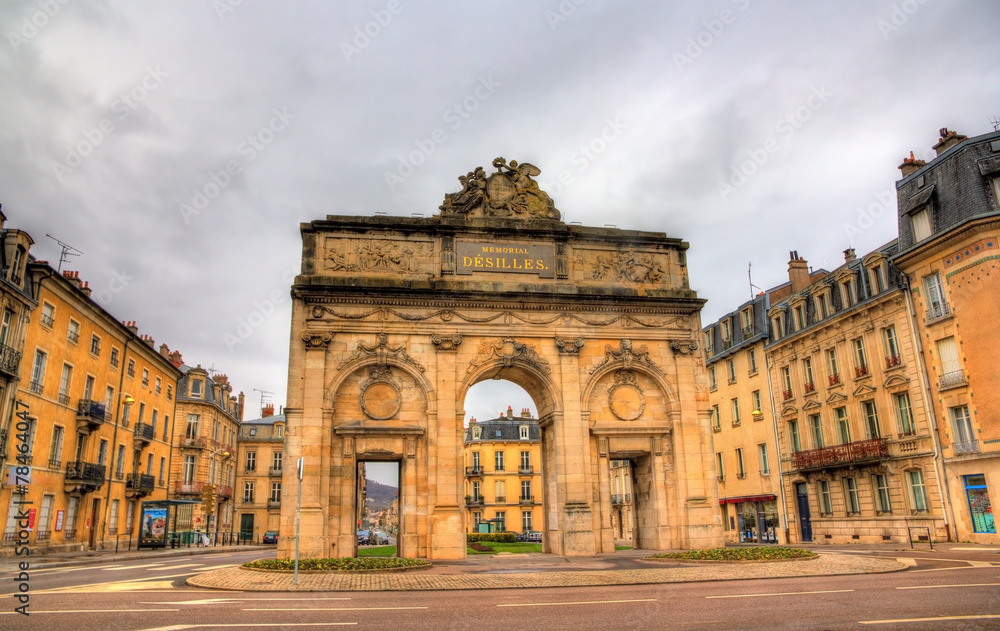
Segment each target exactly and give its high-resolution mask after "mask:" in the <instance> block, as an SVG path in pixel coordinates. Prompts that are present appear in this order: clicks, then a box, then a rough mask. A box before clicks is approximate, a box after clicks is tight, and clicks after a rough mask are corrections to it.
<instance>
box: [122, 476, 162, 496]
mask: <svg viewBox="0 0 1000 631" xmlns="http://www.w3.org/2000/svg"><path fill="white" fill-rule="evenodd" d="M155 485H156V478H155V477H153V476H151V475H147V474H145V473H130V474H128V478H127V479H126V480H125V491H126V493H129V492H131V493H132V494H138V495H140V496H143V497H145V496H146V495H149V494H150V493H152V492H153V488H154V486H155Z"/></svg>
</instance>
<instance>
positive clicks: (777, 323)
mask: <svg viewBox="0 0 1000 631" xmlns="http://www.w3.org/2000/svg"><path fill="white" fill-rule="evenodd" d="M771 328H772V332H773V333H774V339H775V340H780V339H781V338H783V337H784V336H785V314H784V313H782V312H781V311H776V312H774V313H773V314H772V315H771Z"/></svg>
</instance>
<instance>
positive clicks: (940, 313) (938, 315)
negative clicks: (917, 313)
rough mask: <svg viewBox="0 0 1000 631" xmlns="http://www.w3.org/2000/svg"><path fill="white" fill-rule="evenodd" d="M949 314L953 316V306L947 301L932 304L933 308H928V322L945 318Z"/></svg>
mask: <svg viewBox="0 0 1000 631" xmlns="http://www.w3.org/2000/svg"><path fill="white" fill-rule="evenodd" d="M949 316H951V307H949V306H948V305H947V304H946V303H941V304H939V305H931V308H930V309H928V310H927V324H931V323H932V322H937V321H938V320H943V319H945V318H947V317H949Z"/></svg>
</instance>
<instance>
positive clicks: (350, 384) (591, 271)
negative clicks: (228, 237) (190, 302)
mask: <svg viewBox="0 0 1000 631" xmlns="http://www.w3.org/2000/svg"><path fill="white" fill-rule="evenodd" d="M498 162H499V165H498ZM494 166H495V167H496V168H497V169H498V170H497V172H496V173H493V174H491V175H488V176H487V175H485V173H484V172H482V170H481V169H477V170H476V171H474V172H472V173H470V175H469V176H468V177H465V178H464V179H465V182H464V183H463V191H462V192H460V193H456V194H454V195H452V196H449V198H448V199H446V203H445V204H444V205H442V211H441V214H439V215H435V216H434V217H430V218H419V217H413V218H401V217H380V216H375V217H343V216H337V217H335V216H329V217H327V218H326V219H325V220H317V221H313V222H312V223H309V224H303V225H302V226H301V231H302V238H303V258H302V271H301V275H300V276H298V277H297V278H296V279H295V282H294V286H293V288H292V298H293V306H292V329H291V333H292V336H291V347H290V358H289V380H288V386H289V387H288V397H289V399H288V407H287V408H286V410H285V413H286V417H287V419H288V434H287V436H286V452H287V453H286V458H288V459H290V460H289V461H293V460H295V459H297V458H298V457H300V456H301V457H303V458H304V467H305V479H304V480H303V484H302V516H301V519H302V531H303V532H304V533H307V534H305V535H304V536H303V537H302V540H301V554H303V555H304V556H339V555H343V554H351V553H352V551H353V550H354V547H355V540H356V537H355V534H354V523H353V516H354V513H355V506H354V502H355V499H354V498H355V493H354V489H355V478H356V476H357V473H356V471H357V468H356V463H357V462H358V461H370V460H387V461H396V462H399V463H400V478H401V481H402V482H401V488H400V508H399V512H400V533H399V538H398V542H399V552H400V554H401V555H403V556H410V557H426V558H461V557H463V556H464V555H465V533H466V532H467V531H468V525H467V524H466V523H465V522H466V512H465V507H464V502H463V501H462V498H463V496H464V495H465V492H464V486H465V481H464V466H463V461H462V430H463V427H462V426H463V420H464V418H465V413H464V410H463V409H462V406H463V401H464V400H465V395H466V393H467V392H468V390H469V388H470V387H471V386H472V385H474V384H475V383H477V382H479V381H482V380H484V379H493V378H503V379H506V380H508V381H512V382H514V383H516V384H518V385H520V386H521V387H522V388H524V389H525V390H526V391H527V392H528V393H529V394H530V395H531V397H532V399H533V400H534V401H535V403H536V404H537V405H538V415H539V426H540V428H541V444H542V455H541V460H542V463H541V468H542V471H543V472H544V476H545V478H544V483H543V485H544V496H543V497H542V498H541V502H542V509H543V510H542V514H543V518H542V520H541V524H539V528H538V529H539V530H541V531H543V539H544V546H545V549H546V550H547V551H549V552H553V553H556V554H562V555H591V554H595V553H599V552H610V551H612V550H613V549H614V541H613V533H612V529H611V487H610V478H609V475H608V467H607V464H606V462H607V460H608V459H618V458H630V459H633V460H634V461H635V462H636V479H635V495H636V501H637V508H636V513H637V515H636V516H637V520H638V529H639V533H640V537H641V539H642V541H643V545H644V546H646V547H650V548H686V547H708V546H714V545H718V544H719V543H721V541H722V538H721V530H720V524H719V515H718V510H717V508H715V506H716V505H717V504H716V502H717V496H716V481H715V478H714V476H713V475H712V471H711V470H710V469H709V468H707V467H705V466H704V463H705V462H710V461H711V457H712V447H711V444H712V441H711V429H710V427H709V410H708V400H707V387H706V383H705V369H704V355H703V354H702V352H701V350H700V349H699V344H698V340H699V338H700V329H701V326H700V322H699V313H700V310H701V307H702V304H703V301H702V300H700V299H698V297H697V295H696V294H695V292H693V291H692V290H691V289H690V288H689V286H688V277H687V264H686V258H685V252H686V249H687V244H686V243H684V242H683V241H681V240H680V239H676V238H668V237H667V236H666V235H664V234H662V233H650V232H637V231H629V230H618V229H607V228H604V229H601V228H589V227H583V226H574V225H567V224H565V223H563V222H562V221H560V220H559V219H558V217H559V214H558V211H557V210H555V208H554V207H553V206H552V205H551V203H550V202H551V200H548V198H547V196H546V195H544V193H543V192H541V191H539V190H538V187H537V184H536V183H535V182H534V181H533V180H531V179H530V178H531V175H532V174H533V173H535V172H536V171H537V169H535V168H534V167H531V165H523V164H522V165H520V166H517V165H516V163H515V162H511V164H510V166H507V165H506V163H505V162H503V161H502V159H498V161H494ZM290 476H291V473H290V471H289V470H288V469H287V468H286V470H285V485H286V486H287V485H288V484H290V483H291V482H292V480H291V477H290ZM293 530H294V509H293V507H291V506H287V505H283V506H282V511H281V534H282V539H281V543H280V544H279V555H284V556H288V555H290V554H291V553H292V549H291V545H290V544H289V543H287V541H288V539H287V536H288V535H289V534H290V533H292V531H293Z"/></svg>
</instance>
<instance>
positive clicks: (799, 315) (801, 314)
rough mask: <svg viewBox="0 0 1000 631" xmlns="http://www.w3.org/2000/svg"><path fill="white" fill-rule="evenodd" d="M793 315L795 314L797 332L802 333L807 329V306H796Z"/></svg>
mask: <svg viewBox="0 0 1000 631" xmlns="http://www.w3.org/2000/svg"><path fill="white" fill-rule="evenodd" d="M792 313H794V314H795V330H796V331H801V330H802V329H804V328H805V327H806V306H805V305H795V309H794V310H793V311H792Z"/></svg>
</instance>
